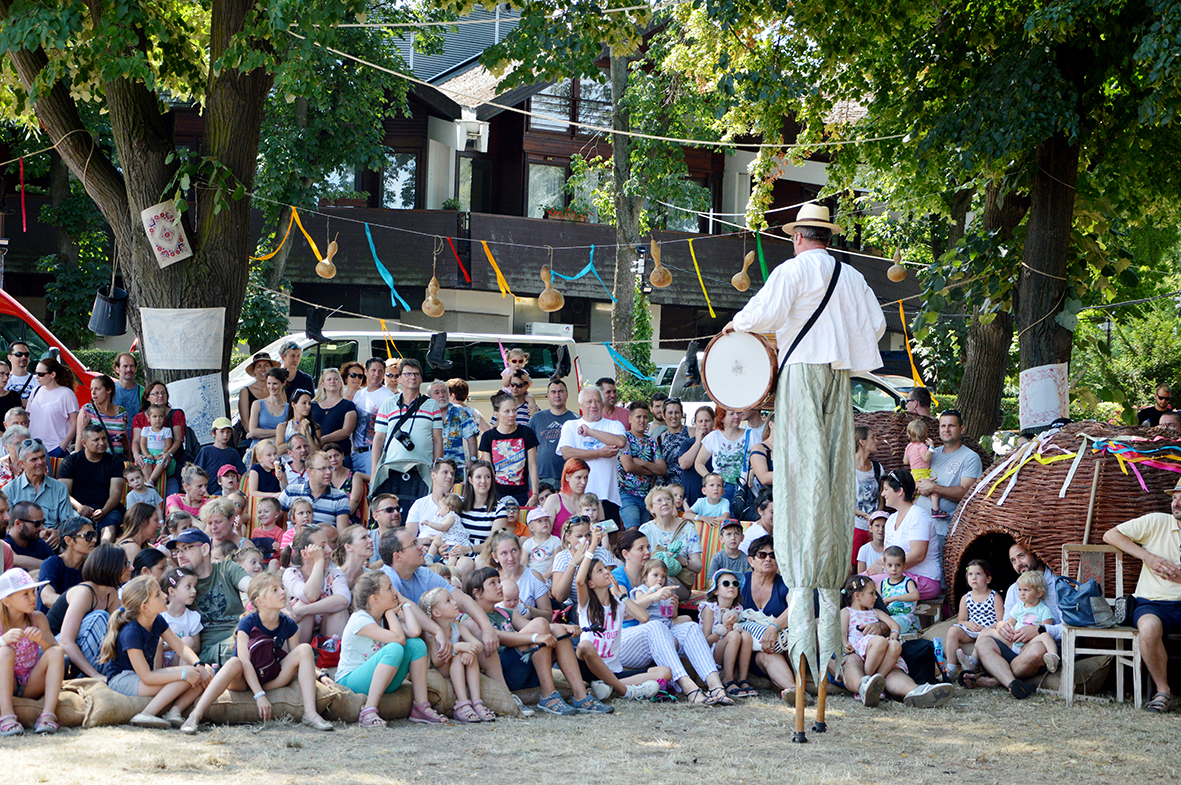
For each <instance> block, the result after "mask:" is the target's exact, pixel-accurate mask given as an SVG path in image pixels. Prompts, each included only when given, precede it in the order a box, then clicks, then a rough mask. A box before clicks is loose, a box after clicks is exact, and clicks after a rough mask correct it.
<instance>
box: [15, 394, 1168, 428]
mask: <svg viewBox="0 0 1181 785" xmlns="http://www.w3.org/2000/svg"><path fill="white" fill-rule="evenodd" d="M8 389H10V390H11V389H12V387H9V388H8ZM1172 409H1173V390H1172V388H1171V387H1169V385H1167V384H1162V385H1161V386H1160V387H1157V388H1156V401H1155V402H1154V403H1153V405H1152V406H1149V407H1147V408H1145V409H1141V410H1140V411H1139V412H1137V413H1136V422H1138V423H1140V424H1141V425H1143V426H1146V427H1153V428H1155V427H1156V426H1157V425H1160V418H1161V415H1162V414H1164V413H1165V412H1168V411H1172Z"/></svg>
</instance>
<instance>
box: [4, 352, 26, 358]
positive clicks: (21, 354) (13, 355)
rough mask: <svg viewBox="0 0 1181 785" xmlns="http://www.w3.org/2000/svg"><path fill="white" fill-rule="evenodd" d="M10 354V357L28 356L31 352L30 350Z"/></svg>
mask: <svg viewBox="0 0 1181 785" xmlns="http://www.w3.org/2000/svg"><path fill="white" fill-rule="evenodd" d="M8 356H9V357H28V356H29V353H28V352H9V353H8Z"/></svg>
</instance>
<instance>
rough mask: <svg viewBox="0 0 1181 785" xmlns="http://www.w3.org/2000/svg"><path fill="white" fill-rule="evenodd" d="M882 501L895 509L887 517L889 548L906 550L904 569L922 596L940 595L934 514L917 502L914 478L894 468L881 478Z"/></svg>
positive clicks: (926, 598)
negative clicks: (893, 546)
mask: <svg viewBox="0 0 1181 785" xmlns="http://www.w3.org/2000/svg"><path fill="white" fill-rule="evenodd" d="M882 500H883V501H885V503H886V506H887V507H890V508H892V509H893V510H895V512H893V513H892V514H891V515H890V517H889V518H888V519H887V520H886V547H887V548H888V547H890V546H891V545H897V546H898V547H899V548H901V549H902V550H904V551H906V564H905V566H904V570H905V572H906V574H907V575H909V576H910V577H911V578H914V581H915V583H917V584H918V587H919V599H922V600H929V599H931V598H932V597H938V596H939V593H940V591H941V590H942V585H941V584H942V580H943V564H942V559H941V554H940V553H939V549H938V547H937V545H936V543H937V542H938V541H937V540H936V539H935V522H934V521H933V520H932V519H931V513H929V512H927V511H926V510H924V509H923V508H922V507H919V506H918V505H916V504H915V503H914V477H913V476H912V475H911V473H910V472H909V471H908V470H906V469H895V470H894V471H892V472H890V473H889V474H887V475H886V476H885V477H883V478H882Z"/></svg>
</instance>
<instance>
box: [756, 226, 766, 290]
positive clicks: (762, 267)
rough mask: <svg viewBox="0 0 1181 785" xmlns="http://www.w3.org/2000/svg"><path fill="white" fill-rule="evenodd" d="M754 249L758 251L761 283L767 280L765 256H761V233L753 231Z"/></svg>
mask: <svg viewBox="0 0 1181 785" xmlns="http://www.w3.org/2000/svg"><path fill="white" fill-rule="evenodd" d="M755 250H756V251H758V252H759V270H761V271H762V273H763V283H766V282H767V258H766V257H765V256H763V233H762V232H755Z"/></svg>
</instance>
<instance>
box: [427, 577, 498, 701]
mask: <svg viewBox="0 0 1181 785" xmlns="http://www.w3.org/2000/svg"><path fill="white" fill-rule="evenodd" d="M418 605H419V607H421V608H422V610H423V612H424V613H425V614H426V615H427V616H428V617H429V618H430V620H431V621H432V622H434V624H435V625H437V627H436V629H438V630H439V632H440V634H442V635H446V636H448V640H450V641H451V651H452V656H451V658H450V660H449V661H448V660H443V659H442V658H441V656H440V654H439V642H438V641H436V640H434V638H435V636H434V635H433V633H431V632H430V631H427V632H426V633H425V635H424V637H426V638H428V639H429V640H427V651H428V652H430V655H431V663H432V664H433V665H434V666H435V668H437V669H439V671H440V672H442V673H444V678H447V679H449V680H450V682H451V687H452V689H454V690H455V698H456V701H455V708H454V711H453V712H452V716H454V717H455V719H456V720H457V721H458V722H495V721H496V715H495V714H493V713H492V710H491V709H489V708H488V707H487V706H485V705H484V701H482V700H481V699H480V664H479V661H478V655H480V654H482V653H483V651H484V644H482V643H481V642H480V639H479V638H478V637H476V636H475V635H472V633H471V630H469V629H468V628H467V627H464V626H461V625H460V624H459V623H458V620H459V616H460V610H459V606H458V605H456V604H455V600H454V599H453V598H452V597H451V593H450V592H448V591H447V589H443V588H437V589H431V590H430V591H428V592H426V593H425V594H423V595H422V596H421V597H419V598H418ZM444 669H446V670H445V671H444Z"/></svg>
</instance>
